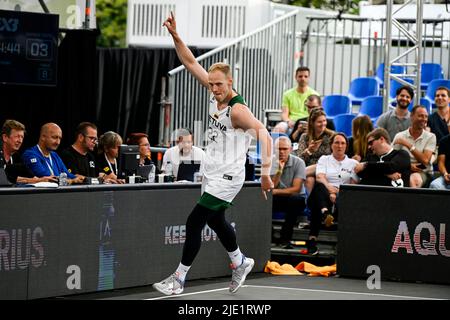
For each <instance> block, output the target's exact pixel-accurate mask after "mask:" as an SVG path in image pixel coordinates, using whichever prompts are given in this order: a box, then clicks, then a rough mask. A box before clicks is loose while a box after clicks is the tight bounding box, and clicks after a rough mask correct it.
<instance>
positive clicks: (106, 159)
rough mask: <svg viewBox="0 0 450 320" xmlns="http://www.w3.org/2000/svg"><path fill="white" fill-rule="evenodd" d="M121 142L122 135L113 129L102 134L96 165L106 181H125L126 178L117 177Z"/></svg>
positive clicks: (120, 182)
mask: <svg viewBox="0 0 450 320" xmlns="http://www.w3.org/2000/svg"><path fill="white" fill-rule="evenodd" d="M121 144H122V137H121V136H120V135H119V134H118V133H115V132H113V131H108V132H105V133H104V134H102V135H101V136H100V139H99V141H98V156H97V166H96V167H97V168H98V170H99V176H101V177H103V181H104V182H105V183H119V184H122V183H125V180H123V179H118V178H117V175H118V174H117V172H118V171H117V170H118V167H117V157H118V156H119V147H120V145H121Z"/></svg>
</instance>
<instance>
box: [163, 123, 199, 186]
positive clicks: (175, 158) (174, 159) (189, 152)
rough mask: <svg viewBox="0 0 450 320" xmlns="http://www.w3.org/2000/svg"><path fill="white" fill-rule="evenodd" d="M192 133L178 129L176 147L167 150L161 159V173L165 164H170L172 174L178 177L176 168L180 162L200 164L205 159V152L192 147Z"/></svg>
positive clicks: (164, 168) (188, 130)
mask: <svg viewBox="0 0 450 320" xmlns="http://www.w3.org/2000/svg"><path fill="white" fill-rule="evenodd" d="M193 144H194V140H193V136H192V131H191V130H190V129H179V130H178V133H177V145H176V146H174V147H172V148H169V149H168V150H167V151H166V152H165V153H164V157H163V164H162V167H161V170H162V171H165V170H166V164H167V162H170V163H171V164H172V170H173V172H172V174H173V176H174V177H175V179H176V177H177V176H178V167H179V165H180V163H181V162H189V163H191V162H192V161H193V162H197V163H201V162H202V161H203V158H204V157H205V152H204V151H203V150H202V149H200V148H198V147H196V146H194V145H193Z"/></svg>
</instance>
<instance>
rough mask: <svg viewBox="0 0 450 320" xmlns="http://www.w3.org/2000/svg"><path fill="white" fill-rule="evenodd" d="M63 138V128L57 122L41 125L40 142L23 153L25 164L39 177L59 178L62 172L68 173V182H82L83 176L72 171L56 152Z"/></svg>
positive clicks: (54, 179)
mask: <svg viewBox="0 0 450 320" xmlns="http://www.w3.org/2000/svg"><path fill="white" fill-rule="evenodd" d="M61 139H62V131H61V128H60V127H59V126H58V125H57V124H56V123H46V124H44V125H43V126H42V127H41V132H40V134H39V142H38V144H37V145H35V146H34V147H31V148H29V149H27V150H25V152H24V153H23V155H22V160H23V163H24V164H25V166H27V168H28V169H29V170H31V172H32V173H33V175H35V176H37V177H52V178H53V179H52V180H53V181H56V179H58V177H59V175H60V174H61V173H63V172H64V173H66V174H67V178H68V179H67V182H68V184H73V183H82V182H83V177H77V176H75V175H74V174H72V173H70V172H69V171H68V170H67V168H66V166H65V165H64V163H63V161H62V160H61V158H60V157H59V156H58V154H57V153H56V150H57V149H58V147H59V144H60V143H61Z"/></svg>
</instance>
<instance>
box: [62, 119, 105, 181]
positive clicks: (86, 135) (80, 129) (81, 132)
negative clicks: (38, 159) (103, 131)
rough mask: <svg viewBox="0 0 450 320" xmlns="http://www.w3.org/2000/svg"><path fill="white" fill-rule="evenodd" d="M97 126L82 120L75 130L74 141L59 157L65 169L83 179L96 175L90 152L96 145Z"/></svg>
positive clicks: (92, 156)
mask: <svg viewBox="0 0 450 320" xmlns="http://www.w3.org/2000/svg"><path fill="white" fill-rule="evenodd" d="M97 141H98V138H97V127H96V125H95V124H93V123H90V122H82V123H80V124H79V125H78V126H77V129H76V131H75V142H74V143H73V144H72V145H71V146H69V147H67V148H66V149H65V150H63V151H62V152H61V159H62V161H63V162H64V164H65V165H66V167H67V170H68V171H69V172H70V173H72V174H74V175H76V176H80V177H82V178H83V180H84V179H85V177H97V175H98V173H97V170H96V167H95V156H94V154H93V153H92V151H94V148H95V147H96V146H97Z"/></svg>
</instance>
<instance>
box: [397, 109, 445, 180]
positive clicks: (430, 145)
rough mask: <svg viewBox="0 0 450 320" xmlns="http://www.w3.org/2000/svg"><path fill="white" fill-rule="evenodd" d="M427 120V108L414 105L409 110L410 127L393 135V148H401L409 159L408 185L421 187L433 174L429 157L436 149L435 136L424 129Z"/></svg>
mask: <svg viewBox="0 0 450 320" xmlns="http://www.w3.org/2000/svg"><path fill="white" fill-rule="evenodd" d="M427 121H428V113H427V109H426V108H425V107H424V106H420V105H418V106H415V107H414V108H413V109H412V111H411V127H409V129H406V130H405V131H401V132H399V133H397V134H396V135H395V138H394V142H393V144H394V148H395V149H396V150H400V149H403V150H405V151H407V152H408V153H409V156H410V159H411V176H410V181H409V186H410V187H412V188H421V187H423V186H426V185H427V184H428V183H429V182H430V180H431V175H432V174H433V166H432V164H431V163H432V161H431V157H432V155H433V153H434V152H435V150H436V136H435V134H434V133H432V132H428V131H426V130H425V128H426V126H427Z"/></svg>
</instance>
